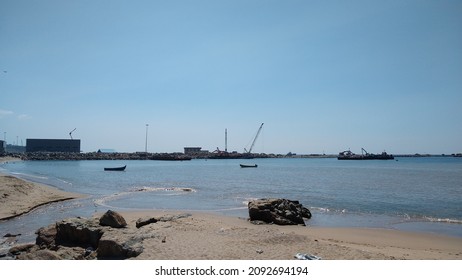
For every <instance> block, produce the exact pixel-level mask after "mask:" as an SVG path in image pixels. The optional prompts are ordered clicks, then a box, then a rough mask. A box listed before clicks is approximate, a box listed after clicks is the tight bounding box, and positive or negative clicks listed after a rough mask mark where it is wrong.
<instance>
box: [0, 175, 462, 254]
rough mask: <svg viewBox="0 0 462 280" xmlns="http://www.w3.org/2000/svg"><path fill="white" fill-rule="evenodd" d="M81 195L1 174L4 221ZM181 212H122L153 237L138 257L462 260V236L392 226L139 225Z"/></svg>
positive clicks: (224, 221) (203, 216) (193, 218)
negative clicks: (151, 218)
mask: <svg viewBox="0 0 462 280" xmlns="http://www.w3.org/2000/svg"><path fill="white" fill-rule="evenodd" d="M78 197H81V195H79V194H74V193H67V192H63V191H60V190H58V189H55V188H52V187H49V186H44V185H40V184H36V183H32V182H27V181H24V180H22V179H18V178H15V177H12V176H9V175H5V174H0V205H1V207H0V219H2V220H5V219H9V218H12V217H15V216H18V215H21V214H24V213H27V212H29V211H30V210H32V209H34V208H36V207H39V206H41V205H44V204H47V203H52V202H54V201H60V200H67V199H73V198H78ZM182 213H183V212H172V211H169V212H161V211H148V212H121V214H122V216H123V217H124V218H125V220H126V221H127V223H128V226H127V228H125V229H123V230H124V234H128V235H129V236H137V235H138V236H139V235H143V236H149V237H148V238H144V239H143V240H142V241H141V242H142V244H141V245H142V247H143V252H142V253H141V254H140V255H138V256H137V257H136V258H135V259H140V260H154V259H156V260H201V259H208V260H220V259H235V260H245V259H249V260H253V259H255V260H267V259H270V260H290V259H294V256H295V255H296V254H297V253H302V254H311V255H315V256H318V257H320V258H321V259H325V260H369V259H378V260H393V259H411V260H461V259H462V238H455V237H447V236H440V235H432V234H423V233H414V232H404V231H396V230H387V229H369V228H318V227H304V226H278V225H272V224H260V225H256V224H253V223H250V222H249V221H248V220H247V219H246V218H238V217H230V216H221V215H215V214H209V213H199V212H189V213H187V214H188V215H185V216H184V217H182V218H180V219H174V220H171V221H165V222H160V221H159V222H157V223H152V224H148V225H145V226H143V227H140V228H137V227H136V226H135V224H136V221H137V220H138V219H139V218H149V217H155V218H159V217H163V216H166V215H176V214H182ZM101 214H102V213H98V214H97V215H101ZM88 218H90V217H88Z"/></svg>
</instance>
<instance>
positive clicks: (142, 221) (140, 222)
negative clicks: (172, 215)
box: [136, 218, 157, 228]
mask: <svg viewBox="0 0 462 280" xmlns="http://www.w3.org/2000/svg"><path fill="white" fill-rule="evenodd" d="M153 223H157V219H156V218H144V219H142V218H139V219H138V220H137V221H136V227H137V228H140V227H142V226H145V225H149V224H153Z"/></svg>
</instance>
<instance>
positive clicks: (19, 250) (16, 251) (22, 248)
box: [9, 244, 35, 255]
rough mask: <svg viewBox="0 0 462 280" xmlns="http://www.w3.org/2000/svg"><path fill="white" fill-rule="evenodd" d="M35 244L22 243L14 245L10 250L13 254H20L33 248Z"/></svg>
mask: <svg viewBox="0 0 462 280" xmlns="http://www.w3.org/2000/svg"><path fill="white" fill-rule="evenodd" d="M34 246H35V244H21V245H17V246H14V247H12V248H11V249H10V250H9V253H10V254H12V255H19V254H21V253H22V252H27V251H29V250H30V249H31V248H33V247H34Z"/></svg>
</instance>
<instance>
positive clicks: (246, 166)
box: [239, 164, 258, 168]
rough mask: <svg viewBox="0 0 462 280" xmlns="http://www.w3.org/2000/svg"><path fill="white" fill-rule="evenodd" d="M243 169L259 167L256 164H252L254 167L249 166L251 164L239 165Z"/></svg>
mask: <svg viewBox="0 0 462 280" xmlns="http://www.w3.org/2000/svg"><path fill="white" fill-rule="evenodd" d="M239 165H240V166H241V167H242V168H248V167H258V165H256V164H252V165H249V164H239Z"/></svg>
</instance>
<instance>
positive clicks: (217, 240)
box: [122, 212, 462, 260]
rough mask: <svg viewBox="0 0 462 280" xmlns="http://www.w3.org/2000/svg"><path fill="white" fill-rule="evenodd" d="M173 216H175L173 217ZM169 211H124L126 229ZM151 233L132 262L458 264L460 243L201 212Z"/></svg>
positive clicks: (449, 239) (416, 235) (458, 240)
mask: <svg viewBox="0 0 462 280" xmlns="http://www.w3.org/2000/svg"><path fill="white" fill-rule="evenodd" d="M178 213H179V212H178ZM178 213H173V212H167V213H162V212H124V213H122V215H123V216H124V217H125V219H126V221H127V223H128V224H129V228H133V229H135V228H136V227H135V223H136V220H137V219H138V218H146V217H160V216H163V215H166V214H169V215H171V214H178ZM138 231H139V232H143V233H155V237H153V238H148V239H145V240H144V241H143V247H144V251H143V253H142V254H140V255H139V256H138V257H137V258H136V259H167V260H168V259H170V260H172V259H173V260H195V259H214V260H219V259H241V260H242V259H249V260H250V259H258V260H265V259H272V260H287V259H294V255H295V254H297V253H304V254H312V255H316V256H318V257H321V258H322V259H331V260H369V259H379V260H390V259H412V260H425V259H428V260H454V259H458V260H460V259H462V238H454V237H446V236H438V235H431V234H421V233H410V232H403V231H396V230H386V229H365V228H313V227H304V226H278V225H268V224H265V225H254V224H252V223H250V222H249V221H247V220H246V219H243V218H237V217H228V216H220V215H213V214H206V213H194V212H193V213H192V215H191V216H189V217H186V218H181V219H178V220H174V221H171V222H157V223H155V224H149V225H146V226H144V227H142V228H140V229H138Z"/></svg>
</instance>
